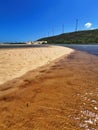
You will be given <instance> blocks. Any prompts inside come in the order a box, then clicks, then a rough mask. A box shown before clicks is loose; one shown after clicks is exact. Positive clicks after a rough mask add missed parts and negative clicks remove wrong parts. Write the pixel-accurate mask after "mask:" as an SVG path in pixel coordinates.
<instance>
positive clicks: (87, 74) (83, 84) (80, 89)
mask: <svg viewBox="0 0 98 130" xmlns="http://www.w3.org/2000/svg"><path fill="white" fill-rule="evenodd" d="M97 66H98V57H97V56H94V55H90V54H88V53H85V52H80V51H75V52H73V53H71V54H70V55H68V56H66V55H65V56H63V57H62V58H59V59H56V60H55V61H54V62H51V63H50V64H48V65H46V66H43V67H40V68H39V69H36V70H33V71H30V72H28V73H27V74H26V75H24V76H23V77H21V78H19V79H17V82H15V81H13V82H12V83H11V84H10V85H11V86H15V85H16V88H17V87H18V90H17V91H14V92H11V93H9V94H7V95H5V96H4V97H3V98H1V99H0V106H1V107H0V113H1V116H2V119H0V124H1V125H0V128H1V129H2V130H4V129H7V128H9V129H10V130H13V129H16V130H18V129H19V128H20V127H21V129H22V130H25V129H43V130H46V129H57V130H59V129H65V128H66V129H67V130H68V129H71V130H75V129H78V130H81V129H85V128H88V129H93V128H94V129H98V126H97V121H98V118H97V117H98V114H97V109H98V95H97V94H98V93H97V91H98V80H97V78H98V69H97ZM19 83H20V84H19ZM4 91H6V90H4ZM4 91H3V92H4Z"/></svg>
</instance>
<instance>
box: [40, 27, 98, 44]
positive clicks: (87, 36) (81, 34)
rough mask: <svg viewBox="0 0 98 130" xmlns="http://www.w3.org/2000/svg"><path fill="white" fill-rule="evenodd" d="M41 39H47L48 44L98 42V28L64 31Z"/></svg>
mask: <svg viewBox="0 0 98 130" xmlns="http://www.w3.org/2000/svg"><path fill="white" fill-rule="evenodd" d="M39 40H43V41H47V42H48V44H50V43H51V44H61V43H66V44H67V43H68V44H71V43H72V44H95V43H96V44H98V29H96V30H86V31H77V32H71V33H64V34H60V35H57V36H52V37H46V38H41V39H39ZM39 40H38V41H39Z"/></svg>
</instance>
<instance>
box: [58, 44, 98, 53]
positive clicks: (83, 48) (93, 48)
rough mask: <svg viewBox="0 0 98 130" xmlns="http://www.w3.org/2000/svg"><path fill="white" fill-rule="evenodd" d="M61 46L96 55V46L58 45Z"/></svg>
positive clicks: (97, 47)
mask: <svg viewBox="0 0 98 130" xmlns="http://www.w3.org/2000/svg"><path fill="white" fill-rule="evenodd" d="M59 45H61V46H65V47H70V48H73V49H76V50H80V51H86V52H88V53H91V54H94V55H98V45H76V44H75V45H74V44H71V45H69V44H59Z"/></svg>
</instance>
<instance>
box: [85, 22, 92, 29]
mask: <svg viewBox="0 0 98 130" xmlns="http://www.w3.org/2000/svg"><path fill="white" fill-rule="evenodd" d="M84 26H85V27H86V28H91V26H92V23H90V22H88V23H86V24H85V25H84Z"/></svg>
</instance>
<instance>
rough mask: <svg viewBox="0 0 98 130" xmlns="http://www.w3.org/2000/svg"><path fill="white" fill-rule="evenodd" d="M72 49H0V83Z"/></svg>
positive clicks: (48, 47)
mask: <svg viewBox="0 0 98 130" xmlns="http://www.w3.org/2000/svg"><path fill="white" fill-rule="evenodd" d="M73 51H74V50H73V49H70V48H66V47H60V46H47V47H46V46H45V47H34V48H13V49H0V84H4V83H5V82H7V81H10V80H12V79H14V78H17V77H20V76H22V75H24V74H25V73H26V72H28V71H30V70H34V69H36V68H38V67H40V66H43V65H46V64H49V63H50V62H51V61H53V60H55V59H57V58H60V57H61V56H63V55H66V56H67V55H68V54H70V53H71V52H73Z"/></svg>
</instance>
